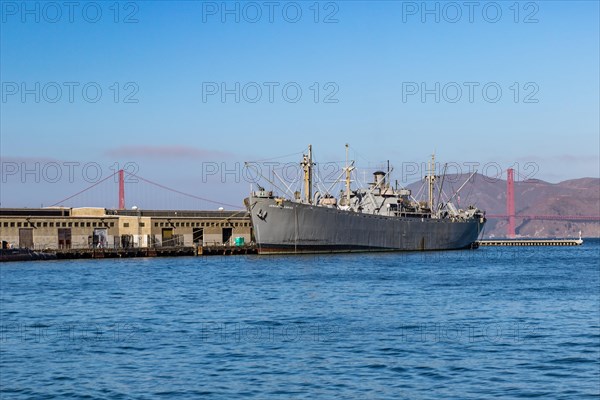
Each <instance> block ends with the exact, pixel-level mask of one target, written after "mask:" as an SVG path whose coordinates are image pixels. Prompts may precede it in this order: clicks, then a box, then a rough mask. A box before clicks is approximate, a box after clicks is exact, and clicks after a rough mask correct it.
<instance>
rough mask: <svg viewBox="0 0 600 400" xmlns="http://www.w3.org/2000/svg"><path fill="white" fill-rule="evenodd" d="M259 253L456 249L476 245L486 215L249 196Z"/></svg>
mask: <svg viewBox="0 0 600 400" xmlns="http://www.w3.org/2000/svg"><path fill="white" fill-rule="evenodd" d="M249 211H250V214H251V218H252V225H253V229H254V236H255V240H256V243H257V245H258V252H259V254H300V253H347V252H371V251H427V250H457V249H467V248H473V247H475V244H476V241H477V239H478V237H479V234H480V232H481V230H482V229H483V225H484V224H485V219H484V218H481V219H472V220H468V221H451V220H449V219H431V218H413V217H407V218H401V217H387V216H380V215H371V214H363V213H356V212H352V211H343V210H338V209H336V208H328V207H317V206H312V205H307V204H302V203H295V202H290V201H282V202H281V201H280V202H276V201H275V199H272V198H260V197H259V198H251V199H250V203H249Z"/></svg>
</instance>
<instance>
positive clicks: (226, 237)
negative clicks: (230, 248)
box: [223, 228, 233, 244]
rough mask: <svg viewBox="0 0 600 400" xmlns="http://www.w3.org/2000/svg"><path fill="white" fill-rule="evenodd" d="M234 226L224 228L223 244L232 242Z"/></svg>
mask: <svg viewBox="0 0 600 400" xmlns="http://www.w3.org/2000/svg"><path fill="white" fill-rule="evenodd" d="M232 235H233V228H223V244H230V243H229V241H230V240H231V236H232Z"/></svg>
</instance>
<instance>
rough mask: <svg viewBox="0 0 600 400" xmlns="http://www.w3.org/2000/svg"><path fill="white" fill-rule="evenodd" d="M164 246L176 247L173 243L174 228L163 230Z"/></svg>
mask: <svg viewBox="0 0 600 400" xmlns="http://www.w3.org/2000/svg"><path fill="white" fill-rule="evenodd" d="M162 245H163V246H175V243H174V241H173V228H163V230H162Z"/></svg>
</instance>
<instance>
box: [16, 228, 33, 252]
mask: <svg viewBox="0 0 600 400" xmlns="http://www.w3.org/2000/svg"><path fill="white" fill-rule="evenodd" d="M19 247H21V248H22V249H33V228H20V229H19Z"/></svg>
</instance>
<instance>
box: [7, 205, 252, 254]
mask: <svg viewBox="0 0 600 400" xmlns="http://www.w3.org/2000/svg"><path fill="white" fill-rule="evenodd" d="M236 239H237V241H238V242H239V241H240V239H241V240H242V241H243V242H245V243H250V242H251V241H252V226H251V222H250V217H249V215H248V213H247V212H246V211H245V210H244V211H181V210H177V211H175V210H110V209H105V208H92V207H85V208H65V207H57V208H0V240H2V243H3V247H20V248H28V249H68V248H92V247H96V248H127V247H160V246H193V245H233V244H234V242H235V241H236Z"/></svg>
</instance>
